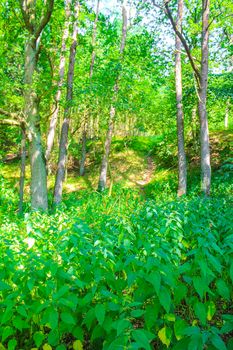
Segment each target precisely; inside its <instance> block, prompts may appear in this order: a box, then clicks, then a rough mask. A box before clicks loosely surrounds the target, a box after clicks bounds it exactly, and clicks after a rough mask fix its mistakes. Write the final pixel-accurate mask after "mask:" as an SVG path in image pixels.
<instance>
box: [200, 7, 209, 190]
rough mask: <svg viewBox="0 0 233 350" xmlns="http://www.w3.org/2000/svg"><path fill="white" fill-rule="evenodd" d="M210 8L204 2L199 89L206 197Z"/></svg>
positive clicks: (207, 174)
mask: <svg viewBox="0 0 233 350" xmlns="http://www.w3.org/2000/svg"><path fill="white" fill-rule="evenodd" d="M209 6H210V0H202V50H201V79H200V88H199V91H198V92H199V102H198V111H199V117H200V141H201V173H202V174H201V175H202V176H201V178H202V179H201V187H202V191H203V192H204V193H205V195H207V196H208V195H209V194H210V185H211V165H210V146H209V129H208V118H207V110H206V98H207V84H208V54H209V50H208V43H209V11H210V10H209Z"/></svg>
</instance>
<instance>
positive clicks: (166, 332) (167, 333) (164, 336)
mask: <svg viewBox="0 0 233 350" xmlns="http://www.w3.org/2000/svg"><path fill="white" fill-rule="evenodd" d="M158 337H159V339H160V340H161V342H162V343H163V344H164V345H166V347H167V348H168V347H169V345H170V343H171V339H172V330H171V329H170V328H169V327H166V326H165V327H163V328H161V329H160V330H159V332H158Z"/></svg>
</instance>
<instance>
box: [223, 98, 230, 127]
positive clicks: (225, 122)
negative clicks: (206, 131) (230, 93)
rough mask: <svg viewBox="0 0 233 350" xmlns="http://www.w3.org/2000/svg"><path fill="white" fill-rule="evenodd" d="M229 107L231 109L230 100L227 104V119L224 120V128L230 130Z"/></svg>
mask: <svg viewBox="0 0 233 350" xmlns="http://www.w3.org/2000/svg"><path fill="white" fill-rule="evenodd" d="M229 107H230V98H228V99H227V103H226V111H225V118H224V127H225V129H228V123H229Z"/></svg>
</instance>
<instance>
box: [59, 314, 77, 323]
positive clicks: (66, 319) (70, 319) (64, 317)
mask: <svg viewBox="0 0 233 350" xmlns="http://www.w3.org/2000/svg"><path fill="white" fill-rule="evenodd" d="M61 319H62V321H63V322H64V323H66V324H73V325H75V324H76V322H75V319H74V317H73V316H72V315H71V314H70V313H68V312H62V313H61Z"/></svg>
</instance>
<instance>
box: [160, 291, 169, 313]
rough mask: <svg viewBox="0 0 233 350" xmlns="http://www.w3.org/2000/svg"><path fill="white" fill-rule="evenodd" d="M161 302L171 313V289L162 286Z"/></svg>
mask: <svg viewBox="0 0 233 350" xmlns="http://www.w3.org/2000/svg"><path fill="white" fill-rule="evenodd" d="M158 298H159V301H160V304H161V305H162V306H163V307H164V309H165V310H166V312H167V313H169V311H170V308H171V294H170V291H169V290H168V289H167V288H166V287H164V286H162V287H161V289H160V292H159V295H158Z"/></svg>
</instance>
